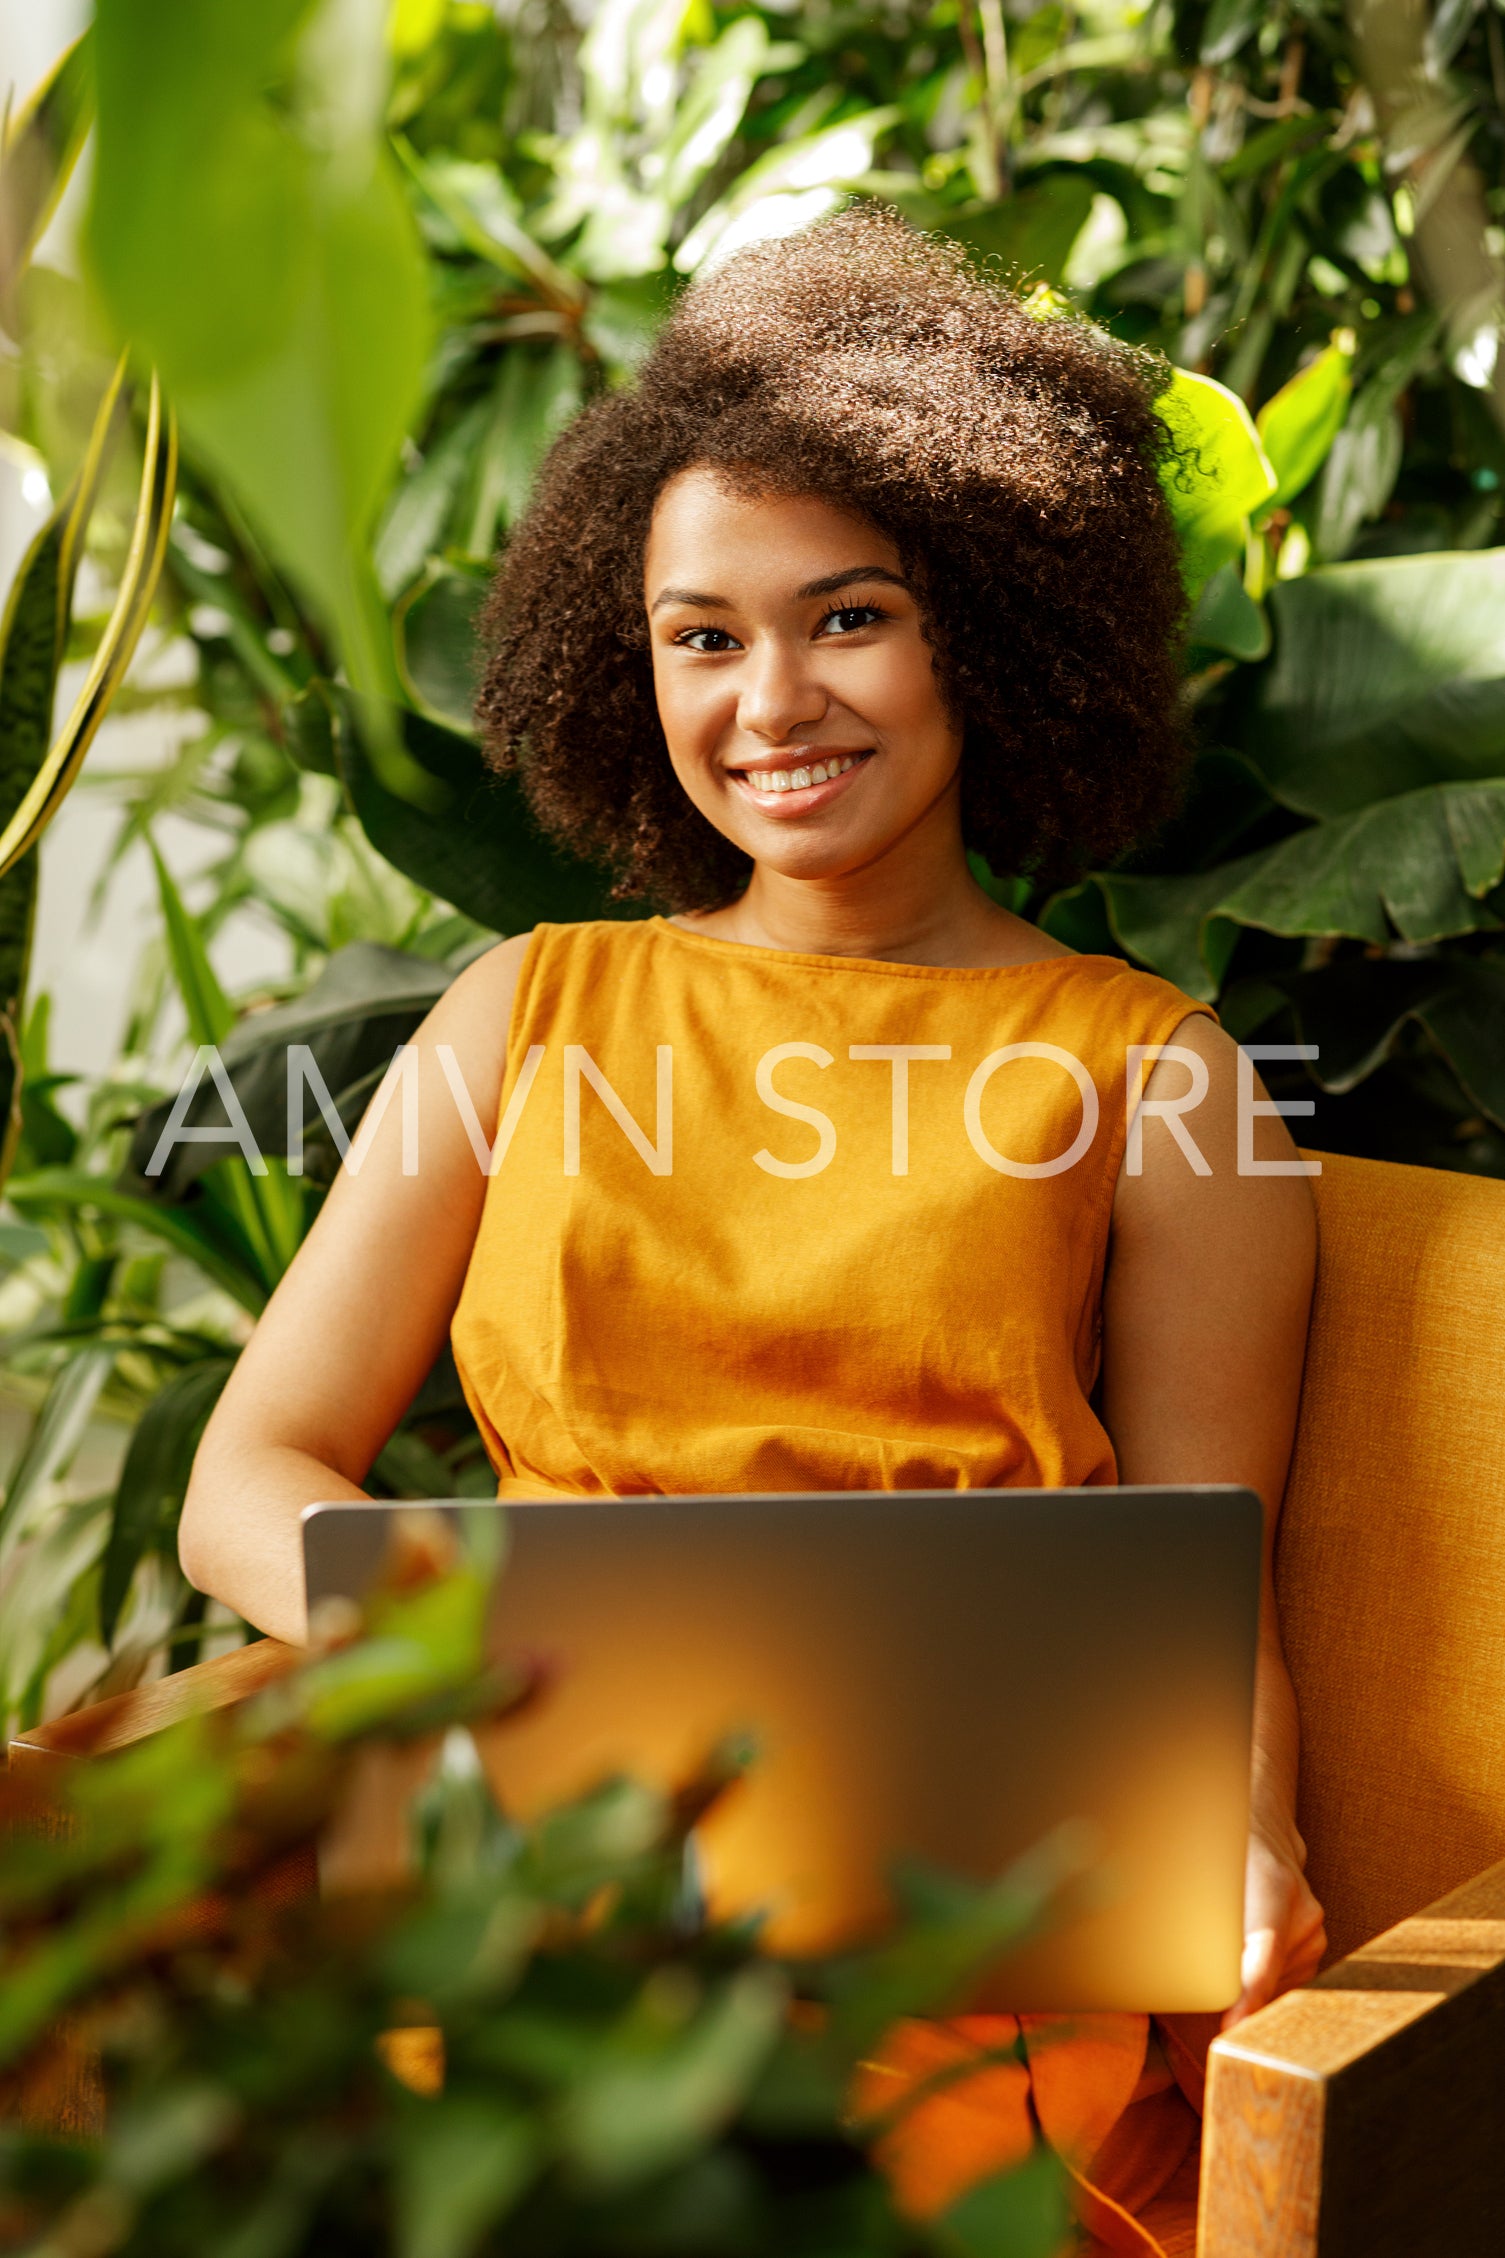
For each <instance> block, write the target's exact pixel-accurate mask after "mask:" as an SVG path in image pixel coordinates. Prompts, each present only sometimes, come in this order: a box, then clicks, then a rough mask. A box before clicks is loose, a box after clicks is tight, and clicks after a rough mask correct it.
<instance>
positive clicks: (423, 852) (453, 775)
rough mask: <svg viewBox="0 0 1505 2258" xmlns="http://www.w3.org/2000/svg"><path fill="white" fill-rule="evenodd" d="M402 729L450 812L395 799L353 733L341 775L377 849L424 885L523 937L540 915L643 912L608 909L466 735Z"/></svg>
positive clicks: (407, 718)
mask: <svg viewBox="0 0 1505 2258" xmlns="http://www.w3.org/2000/svg"><path fill="white" fill-rule="evenodd" d="M402 730H403V739H404V742H405V744H406V746H407V749H408V752H409V754H410V755H411V757H412V758H413V759H414V760H416V761H417V762H418V764H419V765H420V766H421V767H422V768H424V769H425V770H426V771H427V772H428V773H429V775H431V776H432V777H434V778H436V779H437V780H438V781H439V782H440V783H442V784H443V785H445V786H446V787H447V788H448V790H449V791H450V792H451V794H452V795H453V799H452V804H451V809H450V812H449V813H448V814H446V815H444V816H436V815H430V814H428V813H427V812H425V811H424V810H422V809H417V808H413V807H411V806H409V804H408V803H407V802H406V801H405V800H400V799H398V798H397V796H396V794H395V793H393V792H389V791H388V790H387V788H386V786H385V785H384V784H383V783H382V782H381V780H380V778H379V777H378V776H377V774H376V772H375V770H374V768H373V767H372V765H371V762H370V760H369V758H368V757H367V754H366V752H365V749H364V747H363V746H362V745H361V743H360V742H359V740H358V738H357V737H356V735H355V733H354V731H352V730H350V729H348V728H344V729H342V730H341V731H340V734H339V759H340V769H341V773H342V775H343V776H344V779H345V784H346V788H347V790H348V791H349V793H350V798H351V802H352V804H353V806H354V808H355V812H356V814H357V815H358V816H359V817H360V820H361V824H362V826H363V828H364V830H365V833H366V836H367V838H368V839H369V840H370V841H371V844H372V845H373V847H375V848H376V850H377V852H378V853H379V854H384V855H385V856H386V857H387V860H388V861H389V862H392V863H395V864H396V866H397V868H398V869H399V870H402V871H405V872H406V873H407V875H408V877H409V878H411V879H413V880H415V881H416V883H417V884H418V885H420V886H425V887H427V888H428V890H429V891H430V893H433V894H437V895H438V896H439V898H440V899H441V900H442V901H446V902H449V903H451V904H452V905H453V906H454V907H455V908H456V909H459V910H463V911H464V912H465V914H466V916H467V917H473V918H474V919H475V920H476V922H477V924H479V925H484V926H486V927H487V928H488V929H489V930H490V931H492V932H494V933H520V932H525V931H526V930H527V929H528V928H529V927H530V926H532V925H534V924H536V923H537V922H538V921H539V920H540V919H542V918H546V919H550V920H554V919H558V920H561V921H563V920H567V919H573V918H588V917H628V916H638V915H641V910H640V909H638V908H637V907H634V908H631V909H623V908H622V907H621V906H620V905H618V904H616V903H610V902H608V900H607V898H606V897H607V884H606V881H605V879H604V878H602V877H601V876H600V875H599V874H598V873H597V872H595V871H593V870H592V869H591V868H590V867H589V866H588V865H587V864H585V863H580V862H574V861H572V860H571V859H570V858H569V857H567V856H565V855H563V854H561V853H560V851H559V849H558V848H556V847H553V846H551V845H550V844H549V842H548V841H547V840H546V839H544V838H543V837H542V836H541V834H540V833H539V831H538V828H537V826H536V825H535V823H534V821H533V818H532V816H531V815H530V814H529V812H528V808H527V805H526V802H525V801H524V799H523V795H522V791H521V788H520V786H519V785H518V783H517V781H516V779H515V778H513V777H510V776H496V775H493V774H492V772H491V771H490V770H489V769H488V768H487V767H486V764H485V763H484V761H483V760H482V759H481V756H480V754H479V753H478V752H477V750H476V748H475V746H474V745H472V744H470V743H469V742H468V741H467V740H466V739H465V738H463V737H458V736H456V735H455V733H454V732H453V731H452V730H448V729H441V728H439V727H438V726H437V724H435V723H433V722H427V721H424V720H423V719H422V717H421V716H420V715H418V714H413V713H409V714H405V715H404V716H403V717H402Z"/></svg>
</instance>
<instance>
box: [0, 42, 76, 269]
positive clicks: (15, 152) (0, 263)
mask: <svg viewBox="0 0 1505 2258" xmlns="http://www.w3.org/2000/svg"><path fill="white" fill-rule="evenodd" d="M93 99H94V84H93V61H92V53H91V48H90V41H89V34H88V33H87V32H85V33H84V35H83V37H82V38H81V39H76V40H75V41H74V42H73V45H72V46H71V47H69V48H68V49H67V50H66V51H65V53H64V54H63V55H62V56H61V57H60V58H59V60H58V62H57V64H56V65H55V67H54V68H53V70H52V71H51V72H50V73H49V74H48V76H47V77H46V78H45V79H44V80H43V82H42V84H41V85H40V86H39V87H38V88H37V89H36V91H35V93H34V94H32V95H31V97H30V99H29V100H28V101H27V102H26V103H25V104H24V105H23V106H22V108H21V109H20V110H18V111H17V112H16V114H15V116H14V117H12V118H11V119H10V121H9V123H8V125H7V127H6V130H5V140H4V145H3V148H0V301H3V300H4V299H5V298H6V297H7V296H8V295H9V292H10V289H11V285H12V284H13V283H14V282H15V280H16V278H17V277H18V275H20V273H21V272H22V270H23V268H24V267H25V266H26V264H27V261H28V260H29V259H30V257H31V254H32V252H33V251H34V250H35V249H36V246H37V244H38V242H39V241H40V240H41V237H42V236H43V234H44V233H45V232H46V228H47V223H48V221H49V220H50V219H51V217H52V215H53V213H54V212H55V211H56V210H57V206H58V199H59V198H60V197H61V195H62V193H63V190H64V189H65V188H66V187H67V185H68V182H69V180H70V179H71V178H72V176H73V168H74V166H75V165H76V164H77V162H78V154H79V151H80V150H81V149H82V147H83V145H84V137H85V135H86V134H87V132H88V130H89V120H90V116H91V113H92V109H93Z"/></svg>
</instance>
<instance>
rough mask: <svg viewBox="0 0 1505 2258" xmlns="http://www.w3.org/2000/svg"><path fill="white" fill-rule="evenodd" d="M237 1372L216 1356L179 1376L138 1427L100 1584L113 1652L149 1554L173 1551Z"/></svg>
mask: <svg viewBox="0 0 1505 2258" xmlns="http://www.w3.org/2000/svg"><path fill="white" fill-rule="evenodd" d="M234 1367H235V1359H234V1357H233V1356H211V1357H205V1358H204V1359H203V1361H202V1362H200V1363H197V1364H190V1365H188V1366H187V1367H186V1368H185V1369H184V1370H183V1371H181V1372H175V1373H173V1375H172V1376H171V1378H170V1379H168V1380H167V1381H165V1382H164V1383H163V1385H162V1386H161V1387H160V1388H159V1389H158V1391H157V1393H156V1394H155V1395H154V1396H153V1397H152V1400H151V1402H150V1403H149V1404H148V1405H147V1407H146V1409H145V1411H143V1413H142V1414H141V1417H140V1419H139V1420H138V1421H137V1423H136V1429H135V1432H134V1433H133V1435H132V1436H131V1440H130V1446H129V1448H128V1449H127V1451H126V1454H125V1464H124V1465H123V1466H122V1468H121V1470H120V1480H119V1482H118V1483H117V1484H116V1488H115V1498H114V1503H113V1506H112V1507H111V1512H110V1535H109V1540H108V1542H107V1544H106V1546H105V1556H104V1570H103V1574H102V1576H101V1579H100V1587H99V1632H100V1637H101V1638H102V1639H103V1640H104V1643H105V1645H106V1646H109V1645H110V1643H111V1641H112V1640H113V1639H114V1636H115V1626H116V1624H117V1623H118V1622H119V1620H120V1610H121V1608H122V1607H123V1606H124V1605H125V1599H126V1594H127V1593H128V1592H129V1590H130V1588H131V1578H132V1577H133V1576H134V1575H135V1573H136V1568H137V1564H138V1563H139V1561H140V1560H141V1558H142V1556H143V1554H145V1553H148V1552H152V1551H158V1550H161V1549H162V1548H163V1547H165V1546H169V1545H170V1544H171V1541H172V1538H173V1535H174V1532H175V1531H176V1528H177V1522H178V1514H179V1512H180V1511H181V1509H182V1504H183V1497H184V1493H185V1492H186V1490H187V1488H188V1477H189V1474H190V1473H191V1472H192V1469H193V1454H194V1452H195V1451H196V1450H197V1449H198V1447H199V1438H200V1437H201V1435H202V1434H203V1432H204V1428H205V1426H206V1424H207V1423H208V1419H209V1414H210V1412H211V1411H212V1410H213V1409H214V1407H215V1405H216V1404H217V1403H218V1401H219V1399H220V1395H221V1393H222V1392H223V1389H224V1385H225V1382H226V1381H227V1380H228V1379H229V1377H230V1374H231V1372H232V1371H233V1370H234Z"/></svg>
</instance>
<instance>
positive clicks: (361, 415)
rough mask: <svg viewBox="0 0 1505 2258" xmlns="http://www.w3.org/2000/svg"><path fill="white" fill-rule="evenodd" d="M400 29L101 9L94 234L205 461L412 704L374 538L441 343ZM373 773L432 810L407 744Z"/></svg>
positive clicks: (371, 683) (100, 263) (101, 265)
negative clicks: (395, 48)
mask: <svg viewBox="0 0 1505 2258" xmlns="http://www.w3.org/2000/svg"><path fill="white" fill-rule="evenodd" d="M384 14H385V10H384V7H383V6H382V0H349V4H347V5H344V6H340V7H335V6H329V5H318V4H316V0H262V4H261V5H258V6H256V7H253V8H235V7H226V6H224V5H223V4H222V0H181V4H180V5H178V6H176V7H174V8H172V9H170V10H163V9H162V8H160V7H159V6H157V5H156V4H155V0H99V4H98V7H97V10H96V16H95V27H94V28H95V41H96V68H97V80H98V90H99V99H98V133H97V141H98V161H97V164H96V167H95V175H94V185H93V196H92V200H91V204H90V209H89V215H88V220H87V226H86V248H87V254H88V258H89V262H90V265H91V267H92V270H93V273H94V276H95V279H96V282H97V284H98V287H99V291H100V295H101V298H102V300H103V302H104V304H105V306H106V308H107V310H108V312H109V313H110V315H111V317H112V318H113V320H114V322H115V323H116V325H117V327H118V329H119V331H120V332H121V334H122V335H123V336H125V337H128V338H130V339H131V340H132V342H133V343H134V345H135V347H136V349H137V350H138V351H139V352H140V353H141V354H142V355H143V357H146V358H149V359H151V360H152V361H153V363H154V364H155V365H156V366H157V367H158V368H159V369H160V370H161V372H162V377H163V381H164V383H165V384H166V385H167V387H168V389H169V390H170V392H171V395H172V397H173V400H174V402H175V403H176V405H177V408H178V410H179V412H180V414H181V416H182V418H183V423H184V428H185V430H187V431H188V432H189V433H190V434H191V436H192V440H193V445H194V448H195V451H196V453H197V455H198V457H199V458H200V460H201V461H202V462H203V463H204V464H205V465H206V467H209V468H211V469H212V470H213V471H214V472H216V473H217V474H218V475H219V476H220V477H221V478H223V479H224V480H225V482H226V484H227V486H228V487H229V488H230V490H231V492H232V493H233V494H234V495H235V497H236V498H237V499H238V502H239V505H240V507H241V508H242V510H243V511H244V513H245V515H246V517H247V519H248V521H249V522H250V524H251V525H252V527H253V528H254V529H255V530H256V531H257V532H258V533H259V534H260V535H261V536H262V537H263V538H264V540H265V542H266V545H267V547H268V549H269V550H270V551H271V552H272V554H273V555H274V556H275V557H276V558H277V559H278V560H279V561H280V562H281V563H282V564H283V565H284V566H285V567H286V568H287V570H288V571H289V573H290V574H291V576H292V577H293V578H294V579H295V580H296V581H297V582H298V583H299V585H300V586H301V587H302V589H303V591H304V592H305V594H306V596H307V597H308V598H309V600H310V601H311V602H312V603H313V604H314V605H315V606H316V608H317V609H318V610H319V612H320V613H321V614H322V616H323V618H324V620H325V622H326V623H327V624H328V625H329V626H330V627H331V628H332V629H333V630H334V632H335V633H336V634H337V636H338V638H339V641H340V644H341V648H342V651H343V655H344V659H345V664H346V667H347V669H348V670H349V673H350V676H351V679H352V680H353V681H354V682H356V683H357V684H359V685H362V686H363V687H366V688H370V689H375V690H378V691H380V692H387V691H389V690H390V689H392V688H393V687H395V684H394V680H393V669H392V660H391V645H390V638H389V636H388V634H387V631H386V621H385V618H384V616H383V614H382V610H381V605H380V601H379V598H378V596H377V592H376V588H375V584H374V579H373V576H372V573H371V569H370V562H369V533H370V528H371V524H372V521H373V519H374V517H375V514H376V510H377V507H378V505H379V503H380V501H381V499H382V495H383V493H384V491H385V489H386V486H387V483H388V481H389V479H390V477H391V474H392V471H393V468H394V466H395V463H396V460H397V455H398V450H399V448H400V445H401V442H402V439H403V437H404V434H405V433H406V431H407V428H408V424H409V422H410V420H411V417H412V415H413V413H414V411H415V409H416V408H417V405H418V402H419V400H420V397H421V394H422V389H423V383H424V372H425V367H426V362H427V355H428V342H429V328H430V320H429V304H428V291H427V285H426V280H425V275H424V269H423V261H422V253H421V250H420V247H419V243H418V239H417V234H416V230H415V226H414V222H413V217H412V214H411V212H410V210H409V208H408V203H407V199H406V196H405V194H404V191H403V188H402V185H401V181H400V178H399V176H398V174H397V171H396V167H395V162H394V160H393V159H392V157H391V154H390V151H389V149H388V147H387V142H386V136H385V132H384V119H383V100H384V93H385V89H384V84H383V70H382V67H381V66H382V63H383V59H384V50H383V45H382V41H381V36H380V29H381V26H380V23H379V21H378V19H379V18H384ZM385 710H386V709H385V706H384V705H380V704H379V705H376V706H374V707H372V708H371V709H370V711H371V713H372V714H373V716H375V717H376V718H377V719H378V720H379V719H380V718H381V717H382V716H383V715H384V713H385ZM371 754H372V758H373V760H374V761H375V762H376V764H377V765H378V767H381V768H382V769H384V771H385V773H386V774H387V777H388V781H389V784H390V785H391V787H392V788H393V789H394V790H395V791H397V792H398V793H399V794H400V793H402V792H403V791H408V792H410V793H416V794H418V795H419V796H420V797H421V796H422V795H423V793H424V791H425V790H426V789H427V788H428V780H426V779H425V778H423V777H422V776H421V775H420V774H418V773H417V772H416V771H415V770H413V768H412V767H411V764H409V763H408V762H407V761H406V760H405V759H404V757H403V754H402V751H401V747H400V745H398V744H397V742H396V740H395V737H390V736H389V737H388V739H386V740H384V741H380V742H377V743H375V744H373V746H372V748H371Z"/></svg>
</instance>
